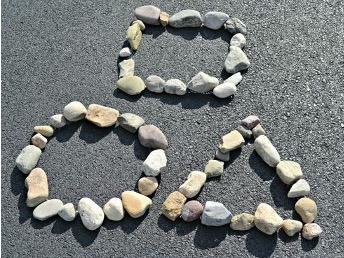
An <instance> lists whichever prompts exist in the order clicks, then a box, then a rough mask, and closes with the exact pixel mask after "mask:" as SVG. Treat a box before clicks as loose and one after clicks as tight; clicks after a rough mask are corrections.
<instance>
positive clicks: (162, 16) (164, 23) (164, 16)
mask: <svg viewBox="0 0 344 258" xmlns="http://www.w3.org/2000/svg"><path fill="white" fill-rule="evenodd" d="M159 18H160V23H161V25H162V26H164V27H165V26H167V25H168V21H169V19H170V15H169V14H168V13H166V12H160V17H159Z"/></svg>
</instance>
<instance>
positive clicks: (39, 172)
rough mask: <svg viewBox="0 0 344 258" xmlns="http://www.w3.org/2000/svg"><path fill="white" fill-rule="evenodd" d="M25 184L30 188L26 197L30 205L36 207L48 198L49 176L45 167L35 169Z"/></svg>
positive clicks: (27, 203)
mask: <svg viewBox="0 0 344 258" xmlns="http://www.w3.org/2000/svg"><path fill="white" fill-rule="evenodd" d="M25 186H26V188H27V189H28V191H27V198H26V205H27V206H28V207H36V206H37V205H38V204H40V203H42V202H44V201H45V200H46V199H48V196H49V187H48V178H47V174H46V173H45V172H44V170H43V169H41V168H35V169H33V170H32V171H31V172H30V174H29V175H28V177H27V178H26V179H25Z"/></svg>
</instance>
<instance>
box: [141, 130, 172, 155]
mask: <svg viewBox="0 0 344 258" xmlns="http://www.w3.org/2000/svg"><path fill="white" fill-rule="evenodd" d="M138 136H139V141H140V143H141V145H142V146H144V147H147V148H152V149H163V150H165V149H167V147H168V142H167V139H166V136H165V135H164V133H163V132H162V131H161V130H160V129H159V128H158V127H156V126H155V125H143V126H141V127H140V128H139V132H138Z"/></svg>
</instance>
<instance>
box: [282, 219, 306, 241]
mask: <svg viewBox="0 0 344 258" xmlns="http://www.w3.org/2000/svg"><path fill="white" fill-rule="evenodd" d="M302 226H303V224H302V222H301V221H298V220H293V219H286V220H284V221H283V225H282V227H283V230H284V232H285V233H286V234H287V235H288V236H290V237H291V236H293V235H295V234H296V233H299V232H301V230H302Z"/></svg>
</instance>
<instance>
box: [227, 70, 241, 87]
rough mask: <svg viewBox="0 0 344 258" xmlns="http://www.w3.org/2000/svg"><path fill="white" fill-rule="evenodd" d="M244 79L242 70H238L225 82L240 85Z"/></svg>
mask: <svg viewBox="0 0 344 258" xmlns="http://www.w3.org/2000/svg"><path fill="white" fill-rule="evenodd" d="M241 80H242V75H241V73H240V72H237V73H235V74H233V75H231V76H229V77H228V78H227V79H226V80H225V81H224V82H223V83H227V82H228V83H233V84H234V85H235V86H236V85H238V84H239V83H240V82H241Z"/></svg>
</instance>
